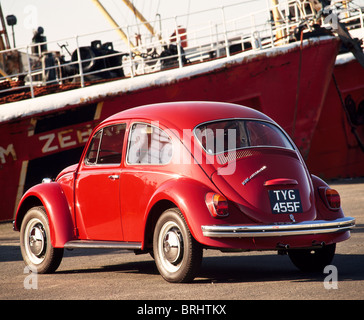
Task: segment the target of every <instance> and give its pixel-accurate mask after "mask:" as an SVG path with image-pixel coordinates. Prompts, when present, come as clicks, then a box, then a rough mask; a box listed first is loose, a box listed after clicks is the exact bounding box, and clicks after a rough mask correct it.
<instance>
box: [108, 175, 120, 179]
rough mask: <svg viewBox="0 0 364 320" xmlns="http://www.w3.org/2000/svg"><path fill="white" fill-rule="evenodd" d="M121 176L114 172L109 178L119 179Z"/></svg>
mask: <svg viewBox="0 0 364 320" xmlns="http://www.w3.org/2000/svg"><path fill="white" fill-rule="evenodd" d="M119 177H120V176H119V175H118V174H112V175H110V176H109V179H110V180H118V179H119Z"/></svg>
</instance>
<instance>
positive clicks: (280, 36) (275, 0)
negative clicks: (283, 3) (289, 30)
mask: <svg viewBox="0 0 364 320" xmlns="http://www.w3.org/2000/svg"><path fill="white" fill-rule="evenodd" d="M271 2H272V13H273V20H274V22H275V25H276V29H277V34H276V37H277V40H278V41H279V40H281V39H283V38H284V37H285V36H286V33H285V30H284V29H283V27H282V21H283V17H282V15H281V13H280V11H279V8H278V6H279V2H278V0H271Z"/></svg>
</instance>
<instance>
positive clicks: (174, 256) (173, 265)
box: [158, 221, 183, 272]
mask: <svg viewBox="0 0 364 320" xmlns="http://www.w3.org/2000/svg"><path fill="white" fill-rule="evenodd" d="M158 254H159V257H160V260H161V264H162V266H163V267H164V269H165V270H166V271H168V272H176V271H177V270H178V269H179V268H180V267H181V262H182V260H183V237H182V233H181V230H180V229H179V227H178V225H177V224H176V223H175V222H173V221H168V222H166V223H165V224H164V225H163V227H162V229H161V231H160V233H159V236H158Z"/></svg>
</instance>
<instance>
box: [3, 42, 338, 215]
mask: <svg viewBox="0 0 364 320" xmlns="http://www.w3.org/2000/svg"><path fill="white" fill-rule="evenodd" d="M339 44H340V43H339V41H338V40H337V39H336V38H332V37H325V38H321V39H315V40H305V41H304V42H303V43H301V44H300V43H295V44H291V45H288V46H284V47H281V48H278V49H277V48H274V49H270V50H266V51H262V52H259V53H252V54H237V55H235V56H234V57H231V58H229V59H226V60H221V61H222V62H224V61H226V62H224V63H223V64H221V65H220V66H219V67H218V68H211V69H210V68H209V66H210V65H209V63H210V62H206V63H202V64H200V65H203V66H204V70H203V71H201V70H200V71H198V70H197V69H196V71H193V70H195V69H193V68H196V67H197V66H196V65H195V66H186V67H184V68H182V69H175V70H169V71H165V72H166V73H165V72H160V73H158V74H159V75H161V76H163V75H164V74H166V75H167V73H171V74H173V72H175V74H176V77H175V79H176V80H169V81H165V82H158V83H156V84H153V83H149V84H148V86H144V87H140V88H136V89H133V88H131V89H129V90H124V91H123V92H117V93H115V92H111V93H110V94H107V95H103V96H93V97H90V98H88V99H85V98H84V97H82V98H81V97H80V99H79V102H78V103H70V102H67V101H66V102H65V103H64V105H60V106H58V107H57V108H55V109H52V110H47V111H46V110H43V111H42V112H38V113H37V112H36V111H34V113H32V114H28V115H20V114H19V116H18V117H17V118H16V119H9V120H6V121H3V122H2V123H1V126H0V180H1V184H0V195H1V197H0V199H1V200H0V208H1V210H0V220H11V219H13V215H14V210H15V208H16V204H17V202H18V201H19V199H20V197H21V196H22V194H23V193H24V191H26V190H27V189H28V188H29V187H31V186H32V185H34V184H36V183H39V182H41V180H42V178H44V177H51V178H54V177H55V176H56V174H57V173H58V172H59V171H60V170H61V169H62V168H64V167H65V166H66V165H68V164H72V163H77V162H78V160H79V157H80V154H81V152H82V148H83V146H84V144H85V142H86V140H87V138H88V136H89V134H90V133H91V130H92V128H94V127H95V126H96V125H97V124H98V123H99V122H100V121H101V120H103V119H105V118H106V117H108V116H110V115H112V114H114V113H116V112H118V111H121V110H124V109H128V108H132V107H135V106H139V105H144V104H150V103H156V102H167V101H181V100H185V101H186V100H208V101H224V102H233V103H238V104H241V105H246V106H249V107H253V108H255V109H258V110H259V111H262V112H264V113H266V114H267V115H268V116H270V117H271V118H273V119H274V120H275V121H276V122H277V123H278V124H279V125H280V126H281V127H283V129H284V130H286V131H287V132H288V133H289V134H291V135H292V137H293V139H294V141H295V143H296V144H297V146H298V147H299V148H300V150H301V152H302V154H303V155H304V156H305V157H307V156H308V153H309V151H310V148H311V146H310V141H311V139H312V137H313V136H314V133H315V129H316V126H317V123H318V122H319V119H320V115H322V111H323V110H322V108H323V102H324V99H325V97H326V92H327V89H328V88H329V84H330V79H331V74H332V71H333V68H334V63H335V58H336V55H337V52H338V48H339ZM189 68H191V69H189ZM181 70H182V71H183V70H187V71H188V70H192V72H190V73H189V74H188V76H185V77H183V76H180V77H178V72H181ZM155 76H156V74H154V75H145V76H141V77H136V78H143V79H145V81H147V79H149V78H148V77H155ZM151 79H152V78H151ZM153 79H155V78H153ZM123 81H125V82H123ZM128 81H132V79H129V80H128V79H124V80H119V81H118V82H115V83H116V84H119V83H120V84H122V83H126V82H128ZM98 86H103V85H98ZM98 86H93V87H89V88H87V89H91V88H95V90H96V87H98ZM77 90H81V89H76V91H77ZM91 90H93V89H91ZM76 91H73V92H76ZM65 94H66V93H57V94H53V95H51V96H52V99H54V101H57V100H58V99H61V97H64V95H65ZM73 95H75V93H73ZM48 97H49V96H48ZM38 99H42V97H40V98H35V99H32V100H35V101H41V100H38ZM21 103H24V101H21ZM17 104H18V103H11V104H7V105H2V106H1V108H14V110H17V106H18V105H17ZM186 116H188V115H186ZM311 151H312V148H311ZM314 172H315V171H314ZM316 172H319V169H317V170H316Z"/></svg>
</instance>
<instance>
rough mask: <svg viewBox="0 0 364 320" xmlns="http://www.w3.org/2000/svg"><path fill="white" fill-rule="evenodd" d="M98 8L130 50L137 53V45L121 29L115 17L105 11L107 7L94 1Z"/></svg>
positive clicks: (96, 0) (97, 0)
mask: <svg viewBox="0 0 364 320" xmlns="http://www.w3.org/2000/svg"><path fill="white" fill-rule="evenodd" d="M92 1H93V3H94V4H95V5H96V7H97V8H98V9H99V10H100V11H101V13H102V14H103V15H104V16H105V17H106V19H107V20H108V21H109V23H110V24H111V26H112V27H113V28H115V30H116V32H117V33H118V34H119V35H120V38H121V39H122V40H123V41H124V42H126V44H127V45H129V46H130V49H132V50H133V51H136V48H135V45H134V44H133V43H132V42H131V41H130V40H129V38H128V36H127V35H126V34H125V32H124V31H123V30H122V29H121V28H120V26H119V25H118V24H117V23H116V21H115V20H114V19H113V17H112V16H111V15H110V14H109V12H108V11H107V10H106V9H105V7H104V6H103V5H102V4H101V2H100V1H99V0H92Z"/></svg>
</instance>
